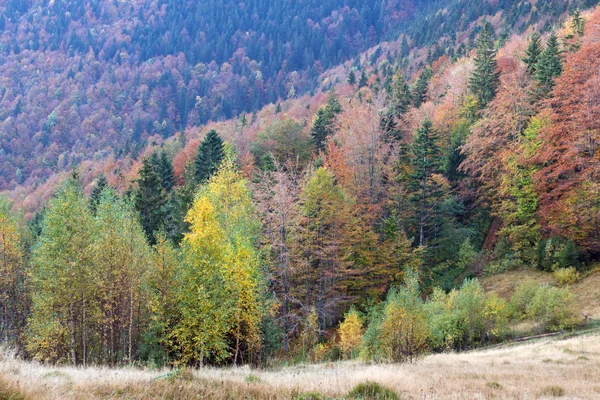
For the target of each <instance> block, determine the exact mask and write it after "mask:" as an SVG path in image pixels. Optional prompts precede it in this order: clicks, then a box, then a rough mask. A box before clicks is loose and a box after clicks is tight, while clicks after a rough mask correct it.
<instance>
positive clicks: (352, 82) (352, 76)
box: [348, 70, 356, 86]
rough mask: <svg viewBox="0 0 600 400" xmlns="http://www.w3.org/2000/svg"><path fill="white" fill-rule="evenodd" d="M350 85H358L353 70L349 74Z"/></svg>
mask: <svg viewBox="0 0 600 400" xmlns="http://www.w3.org/2000/svg"><path fill="white" fill-rule="evenodd" d="M348 83H349V84H350V85H352V86H354V85H355V84H356V75H355V74H354V71H353V70H350V73H349V74H348Z"/></svg>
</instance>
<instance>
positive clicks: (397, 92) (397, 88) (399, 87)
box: [392, 72, 411, 118]
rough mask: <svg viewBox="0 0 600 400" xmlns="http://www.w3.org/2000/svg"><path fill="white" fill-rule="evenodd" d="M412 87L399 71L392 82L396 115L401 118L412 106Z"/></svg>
mask: <svg viewBox="0 0 600 400" xmlns="http://www.w3.org/2000/svg"><path fill="white" fill-rule="evenodd" d="M410 98H411V95H410V89H409V87H408V84H407V83H406V78H404V75H402V73H400V72H399V73H397V74H396V78H395V79H394V81H393V84H392V107H393V109H394V115H395V116H396V117H398V118H400V117H401V116H402V115H404V114H405V113H406V111H408V107H409V106H410Z"/></svg>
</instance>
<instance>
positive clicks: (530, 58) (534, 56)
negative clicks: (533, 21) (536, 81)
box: [523, 32, 542, 75]
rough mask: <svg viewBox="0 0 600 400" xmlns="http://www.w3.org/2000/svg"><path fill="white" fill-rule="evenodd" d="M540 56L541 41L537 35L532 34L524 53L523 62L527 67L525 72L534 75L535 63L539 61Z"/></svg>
mask: <svg viewBox="0 0 600 400" xmlns="http://www.w3.org/2000/svg"><path fill="white" fill-rule="evenodd" d="M541 55H542V41H541V38H540V34H539V33H537V32H536V33H534V34H533V35H532V36H531V40H530V41H529V45H528V46H527V50H526V51H525V57H523V62H524V63H525V64H526V65H527V72H529V73H530V74H531V75H534V74H535V72H536V68H537V63H538V62H539V61H540V56H541Z"/></svg>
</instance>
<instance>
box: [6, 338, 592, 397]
mask: <svg viewBox="0 0 600 400" xmlns="http://www.w3.org/2000/svg"><path fill="white" fill-rule="evenodd" d="M599 353H600V336H598V335H597V334H596V335H588V336H581V337H575V338H571V339H566V340H548V339H546V340H540V341H537V342H534V343H530V344H520V345H513V346H506V347H504V348H500V349H493V350H483V351H476V352H470V353H464V354H439V355H434V356H429V357H427V358H425V359H424V360H422V361H421V362H419V363H418V364H405V365H385V366H383V365H362V364H357V363H351V362H350V363H348V362H345V363H336V364H319V365H311V366H298V367H283V368H279V369H276V370H271V371H261V370H252V369H249V368H238V369H224V370H216V369H207V368H205V369H200V370H196V371H184V372H182V373H179V375H177V374H176V373H174V372H172V371H171V372H167V371H152V370H144V371H141V370H134V369H127V368H121V369H117V370H110V369H98V368H90V369H87V370H82V369H76V368H68V367H51V366H46V367H44V366H40V365H36V364H25V363H22V362H20V361H16V360H13V359H11V358H10V357H8V358H7V357H6V356H5V357H4V358H3V359H2V361H1V362H0V374H1V375H2V380H1V381H0V394H2V395H4V396H8V397H7V398H14V399H24V400H38V399H39V400H42V399H44V400H54V399H86V398H89V396H93V397H94V398H99V399H104V398H106V399H108V398H110V399H121V398H124V399H125V398H126V399H140V400H141V399H163V398H178V399H196V398H199V397H201V398H206V399H230V398H241V397H244V398H252V399H290V400H294V399H302V398H308V399H316V398H318V399H329V398H338V399H339V398H348V399H350V398H352V397H347V393H348V392H349V391H350V390H351V389H352V388H353V387H355V386H356V385H358V384H360V383H365V382H377V383H379V384H381V385H383V386H385V387H388V388H390V389H392V390H393V391H394V392H395V393H397V394H398V396H399V398H418V397H421V396H427V397H432V398H435V399H473V398H503V399H538V398H555V397H565V398H577V399H595V398H597V397H598V394H599V393H600V392H599V390H600V388H599V387H598V382H597V376H598V374H600V369H599V365H600V359H599V355H598V354H599ZM168 376H172V378H170V379H169V378H167V377H168ZM17 393H20V394H17ZM303 393H313V394H312V396H305V397H302V394H303ZM315 393H320V394H321V395H315ZM10 396H13V397H10ZM326 396H331V397H326Z"/></svg>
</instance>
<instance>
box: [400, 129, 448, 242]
mask: <svg viewBox="0 0 600 400" xmlns="http://www.w3.org/2000/svg"><path fill="white" fill-rule="evenodd" d="M436 141H437V134H436V132H435V131H434V129H433V124H432V122H431V121H430V120H429V119H426V120H425V121H423V123H422V125H421V127H420V128H419V129H418V130H417V132H416V134H415V137H414V139H413V143H412V144H411V145H410V146H409V149H408V152H409V164H410V168H411V169H410V172H409V175H408V182H407V183H408V185H407V186H408V190H409V193H410V194H409V199H410V203H411V209H412V212H413V213H414V220H415V223H416V226H417V229H416V231H417V235H418V242H417V243H418V245H419V246H425V245H427V243H428V242H429V241H430V239H432V238H433V237H434V236H435V234H436V233H437V231H438V229H439V223H440V221H439V219H438V218H439V217H440V212H441V211H440V204H441V200H442V198H443V196H444V191H443V186H444V184H443V178H442V177H441V175H440V174H441V166H442V164H441V161H442V160H441V151H440V148H439V146H438V144H437V142H436Z"/></svg>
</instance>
